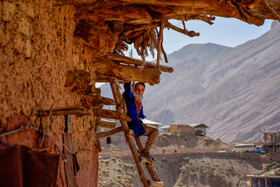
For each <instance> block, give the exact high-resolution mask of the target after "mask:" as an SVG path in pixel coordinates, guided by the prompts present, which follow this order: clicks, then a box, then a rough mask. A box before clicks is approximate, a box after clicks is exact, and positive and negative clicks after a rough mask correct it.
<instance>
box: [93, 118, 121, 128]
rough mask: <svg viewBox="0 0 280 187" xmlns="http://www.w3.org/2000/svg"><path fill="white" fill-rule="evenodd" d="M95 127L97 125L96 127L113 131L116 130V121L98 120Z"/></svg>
mask: <svg viewBox="0 0 280 187" xmlns="http://www.w3.org/2000/svg"><path fill="white" fill-rule="evenodd" d="M97 125H98V127H104V128H108V129H113V128H116V126H117V122H116V121H109V120H105V119H100V120H99V121H97Z"/></svg>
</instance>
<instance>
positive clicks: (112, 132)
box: [96, 126, 122, 139]
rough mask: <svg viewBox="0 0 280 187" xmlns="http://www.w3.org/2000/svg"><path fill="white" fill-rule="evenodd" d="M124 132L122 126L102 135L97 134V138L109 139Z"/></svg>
mask: <svg viewBox="0 0 280 187" xmlns="http://www.w3.org/2000/svg"><path fill="white" fill-rule="evenodd" d="M121 131H122V126H119V127H117V128H114V129H112V130H108V131H105V132H100V133H97V134H96V138H98V139H100V138H104V137H107V136H111V135H113V134H116V133H118V132H121Z"/></svg>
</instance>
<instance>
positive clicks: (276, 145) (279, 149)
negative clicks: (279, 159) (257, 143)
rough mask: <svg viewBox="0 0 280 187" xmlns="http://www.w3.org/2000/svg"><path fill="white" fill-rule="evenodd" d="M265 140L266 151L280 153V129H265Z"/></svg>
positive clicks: (264, 147)
mask: <svg viewBox="0 0 280 187" xmlns="http://www.w3.org/2000/svg"><path fill="white" fill-rule="evenodd" d="M263 140H264V144H263V149H264V150H265V151H266V152H272V153H275V154H277V153H280V131H265V132H264V133H263Z"/></svg>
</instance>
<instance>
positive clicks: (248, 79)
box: [144, 22, 280, 143]
mask: <svg viewBox="0 0 280 187" xmlns="http://www.w3.org/2000/svg"><path fill="white" fill-rule="evenodd" d="M169 61H170V64H171V65H174V66H173V67H174V73H172V74H164V75H163V77H162V80H161V83H160V84H159V85H156V86H153V87H147V90H146V93H145V99H144V108H145V113H146V115H148V117H149V118H151V119H155V120H157V121H160V122H162V123H166V122H165V118H164V117H162V116H163V115H162V113H164V114H168V115H169V116H172V119H173V120H172V122H177V123H198V122H199V123H200V122H203V123H205V124H206V125H208V126H209V127H210V128H209V130H208V135H210V136H212V137H216V138H220V139H222V140H223V141H226V142H228V143H230V142H235V141H256V140H258V138H259V131H260V130H264V129H266V130H279V128H280V109H279V104H280V100H279V96H280V24H279V23H277V22H273V23H272V26H271V30H270V31H269V32H267V33H266V34H264V35H263V36H261V37H259V38H258V39H255V40H252V41H249V42H247V43H245V44H243V45H240V46H237V47H235V48H228V47H224V46H218V45H215V44H200V45H199V44H196V45H188V46H186V47H184V48H183V49H181V50H179V51H177V52H174V53H173V54H171V55H169ZM167 111H168V112H167ZM169 122H170V121H168V123H169Z"/></svg>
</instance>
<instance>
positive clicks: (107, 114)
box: [92, 109, 131, 121]
mask: <svg viewBox="0 0 280 187" xmlns="http://www.w3.org/2000/svg"><path fill="white" fill-rule="evenodd" d="M92 113H93V116H95V117H100V118H109V119H117V120H122V121H131V119H130V117H128V116H127V115H126V114H124V113H120V112H119V111H113V110H106V109H93V110H92Z"/></svg>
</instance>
